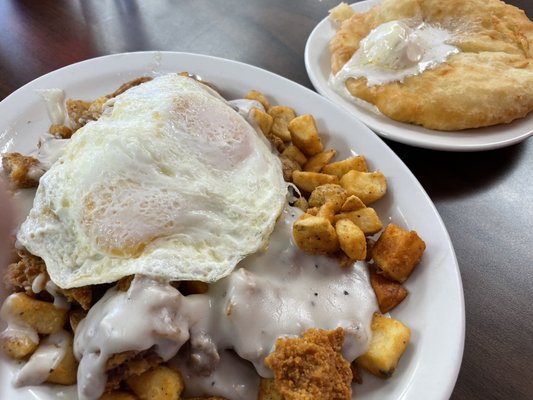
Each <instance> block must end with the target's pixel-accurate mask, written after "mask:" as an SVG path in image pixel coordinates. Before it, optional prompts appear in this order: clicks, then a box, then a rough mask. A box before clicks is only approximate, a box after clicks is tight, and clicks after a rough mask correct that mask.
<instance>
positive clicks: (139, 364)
mask: <svg viewBox="0 0 533 400" xmlns="http://www.w3.org/2000/svg"><path fill="white" fill-rule="evenodd" d="M162 362H163V360H162V359H161V357H159V356H158V355H157V354H156V353H155V352H154V351H153V350H151V349H149V350H145V351H141V352H140V353H136V352H134V351H126V352H123V353H118V354H113V355H112V356H111V358H109V360H107V363H106V372H107V383H106V389H105V391H106V392H108V391H111V390H115V389H118V388H119V387H120V385H121V383H122V382H123V381H125V380H126V379H128V378H129V377H131V376H135V375H140V374H142V373H143V372H146V371H148V370H149V369H151V368H153V367H155V366H156V365H159V364H161V363H162Z"/></svg>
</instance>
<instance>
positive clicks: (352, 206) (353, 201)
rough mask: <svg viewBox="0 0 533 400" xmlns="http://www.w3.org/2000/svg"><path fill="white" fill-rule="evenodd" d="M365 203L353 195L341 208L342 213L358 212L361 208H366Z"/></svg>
mask: <svg viewBox="0 0 533 400" xmlns="http://www.w3.org/2000/svg"><path fill="white" fill-rule="evenodd" d="M365 207H366V206H365V203H363V202H362V201H361V199H360V198H359V197H357V196H354V195H353V194H352V195H351V196H350V197H348V198H347V199H346V201H345V202H344V204H343V205H342V207H341V211H342V212H348V211H357V210H360V209H361V208H365Z"/></svg>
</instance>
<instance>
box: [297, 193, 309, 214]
mask: <svg viewBox="0 0 533 400" xmlns="http://www.w3.org/2000/svg"><path fill="white" fill-rule="evenodd" d="M294 207H298V208H299V209H300V210H302V211H307V209H308V208H309V204H307V200H306V199H305V197H303V196H300V197H298V198H297V199H296V200H295V201H294Z"/></svg>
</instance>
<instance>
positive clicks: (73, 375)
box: [46, 337, 78, 385]
mask: <svg viewBox="0 0 533 400" xmlns="http://www.w3.org/2000/svg"><path fill="white" fill-rule="evenodd" d="M72 342H73V338H72V337H71V338H70V341H69V344H68V347H67V351H66V353H65V356H64V357H63V359H62V360H61V362H60V363H59V365H58V366H57V367H56V368H54V369H52V370H51V371H50V375H48V378H46V382H48V383H57V384H59V385H74V384H75V383H76V382H77V371H78V361H77V360H76V357H74V349H73V343H72Z"/></svg>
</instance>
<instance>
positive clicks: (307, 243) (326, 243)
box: [292, 216, 339, 254]
mask: <svg viewBox="0 0 533 400" xmlns="http://www.w3.org/2000/svg"><path fill="white" fill-rule="evenodd" d="M292 233H293V237H294V241H295V242H296V245H297V246H298V247H299V248H300V249H302V250H304V251H307V252H308V253H313V254H329V253H334V252H336V251H337V250H338V249H339V240H338V239H337V234H336V233H335V228H333V226H332V225H331V223H330V222H329V221H328V220H327V219H326V218H324V217H318V216H317V217H314V216H306V217H304V218H300V219H298V220H297V221H296V222H295V223H294V224H293V226H292Z"/></svg>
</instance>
